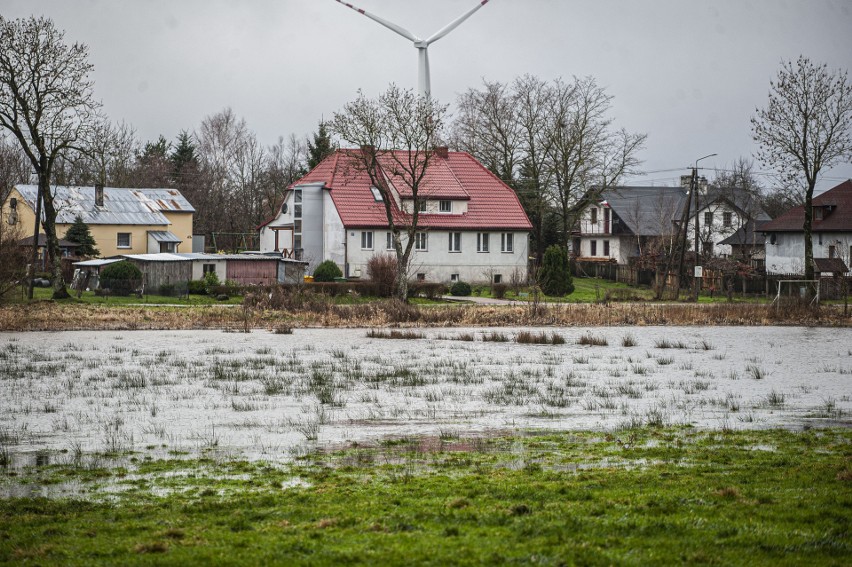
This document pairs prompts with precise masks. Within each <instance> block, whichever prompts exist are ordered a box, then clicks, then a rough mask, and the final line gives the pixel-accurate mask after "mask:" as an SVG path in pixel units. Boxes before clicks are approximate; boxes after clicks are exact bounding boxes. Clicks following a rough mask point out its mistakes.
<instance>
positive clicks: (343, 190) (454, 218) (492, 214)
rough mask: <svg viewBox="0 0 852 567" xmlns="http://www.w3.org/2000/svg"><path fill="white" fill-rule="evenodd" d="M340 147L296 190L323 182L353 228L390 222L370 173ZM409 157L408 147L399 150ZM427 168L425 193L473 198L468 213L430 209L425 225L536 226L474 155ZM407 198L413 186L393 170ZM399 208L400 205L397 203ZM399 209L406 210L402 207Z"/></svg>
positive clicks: (454, 155) (387, 161) (455, 155)
mask: <svg viewBox="0 0 852 567" xmlns="http://www.w3.org/2000/svg"><path fill="white" fill-rule="evenodd" d="M351 151H357V150H338V151H337V152H335V153H334V154H332V155H331V156H329V157H327V158H326V159H325V160H323V161H322V162H321V163H320V164H319V165H317V166H316V167H315V168H314V169H312V170H311V171H310V172H309V173H308V174H307V175H305V176H304V177H302V178H301V179H299V180H298V181H296V182H295V183H293V185H291V186H290V189H292V188H293V187H295V186H297V185H303V184H306V183H317V182H323V183H325V186H326V187H327V188H329V190H330V192H331V198H332V200H333V201H334V204H335V206H336V207H337V211H338V213H339V214H340V218H341V220H342V221H343V225H344V226H345V227H347V228H374V227H385V226H387V224H388V223H387V216H386V213H385V207H384V204H383V203H382V202H381V201H376V200H375V199H374V198H373V194H372V192H371V191H370V178H369V176H368V175H367V174H366V173H365V172H364V171H362V170H359V168H358V167H357V162H356V161H355V160H354V159H353V158H351V157H350V156H349V154H348V152H351ZM396 156H397V158H399V159H404V157H405V155H404V153H403V152H396ZM432 159H433V161H432V162H431V164H430V166H429V170H428V171H427V173H426V177H425V180H424V184H423V185H421V188H420V191H421V192H420V195H422V196H425V197H428V198H430V199H448V200H459V201H462V200H463V201H467V212H466V213H464V214H447V213H442V214H427V213H421V214H420V216H419V223H418V224H419V226H421V227H423V228H424V229H460V230H475V229H483V230H484V229H495V230H499V229H505V230H531V229H532V225H531V224H530V221H529V219H528V218H527V215H526V213H525V212H524V209H523V207H521V203H520V201H518V197H517V195H516V194H515V192H514V191H513V190H512V188H511V187H509V186H508V185H506V184H505V183H503V182H502V181H500V179H499V178H497V177H496V176H495V175H493V174H492V173H491V172H489V171H488V170H487V169H486V168H485V167H483V166H482V165H481V164H480V163H479V162H477V161H476V160H475V159H474V158H473V157H472V156H471V155H470V154H467V153H464V152H448V154H447V157H446V158H441V157H438V156H437V155H435V156H434V157H433V158H432ZM380 162H381V164H382V167H383V169H384V170H385V171H386V172H387V171H388V170H392V166H391V158H390V157H387V156H386V157H385V158H384V159H381V160H380ZM390 179H391V181H392V182H393V183H394V186H395V187H396V189H397V191H399V192H400V194H401V196H402V197H403V198H405V197H408V198H410V197H411V190H410V188H408V187H407V186H404V184H403V183H402V182H401V181H400V180H399V178H398V177H397V176H394V175H390ZM395 210H396V207H395ZM396 213H397V214H402V213H400V211H399V210H396Z"/></svg>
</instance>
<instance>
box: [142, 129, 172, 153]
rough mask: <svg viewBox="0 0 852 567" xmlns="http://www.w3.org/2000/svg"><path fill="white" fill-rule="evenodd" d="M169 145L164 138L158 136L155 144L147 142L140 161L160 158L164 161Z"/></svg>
mask: <svg viewBox="0 0 852 567" xmlns="http://www.w3.org/2000/svg"><path fill="white" fill-rule="evenodd" d="M170 147H171V144H170V143H169V141H168V140H166V138H165V136H163V135H162V134H160V137H159V138H157V141H156V142H148V143H146V144H145V149H144V151H143V152H142V159H151V158H160V159H165V158H166V156H167V155H168V153H169V148H170Z"/></svg>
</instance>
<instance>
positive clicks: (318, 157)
mask: <svg viewBox="0 0 852 567" xmlns="http://www.w3.org/2000/svg"><path fill="white" fill-rule="evenodd" d="M336 149H337V148H335V147H334V144H332V142H331V136H330V135H329V133H328V129H327V128H326V127H325V122H323V121H320V123H319V131H318V132H317V133H316V134H314V141H313V143H311V141H310V140H308V169H313V168H315V167H316V166H318V165H319V163H320V162H321V161H322V160H324V159H325V158H327V157H328V156H330V155H331V154H333V153H334V151H335V150H336Z"/></svg>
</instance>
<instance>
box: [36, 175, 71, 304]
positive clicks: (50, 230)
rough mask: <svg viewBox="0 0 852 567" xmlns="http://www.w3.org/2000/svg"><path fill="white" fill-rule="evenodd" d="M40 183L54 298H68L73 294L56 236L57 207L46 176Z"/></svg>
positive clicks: (41, 178)
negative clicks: (66, 279)
mask: <svg viewBox="0 0 852 567" xmlns="http://www.w3.org/2000/svg"><path fill="white" fill-rule="evenodd" d="M38 185H39V191H41V192H42V200H43V201H44V234H45V236H46V237H47V253H48V258H50V261H51V263H52V268H51V271H52V273H53V299H67V298H69V297H71V296H70V295H69V294H68V290H67V289H66V288H65V280H64V279H63V278H62V251H61V250H60V249H59V238H57V236H56V207H55V206H54V204H53V195H51V194H50V184H49V183H48V181H47V178H46V177H44V176H39V184H38Z"/></svg>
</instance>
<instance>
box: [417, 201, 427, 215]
mask: <svg viewBox="0 0 852 567" xmlns="http://www.w3.org/2000/svg"><path fill="white" fill-rule="evenodd" d="M417 212H418V213H425V212H426V199H418V200H417Z"/></svg>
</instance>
